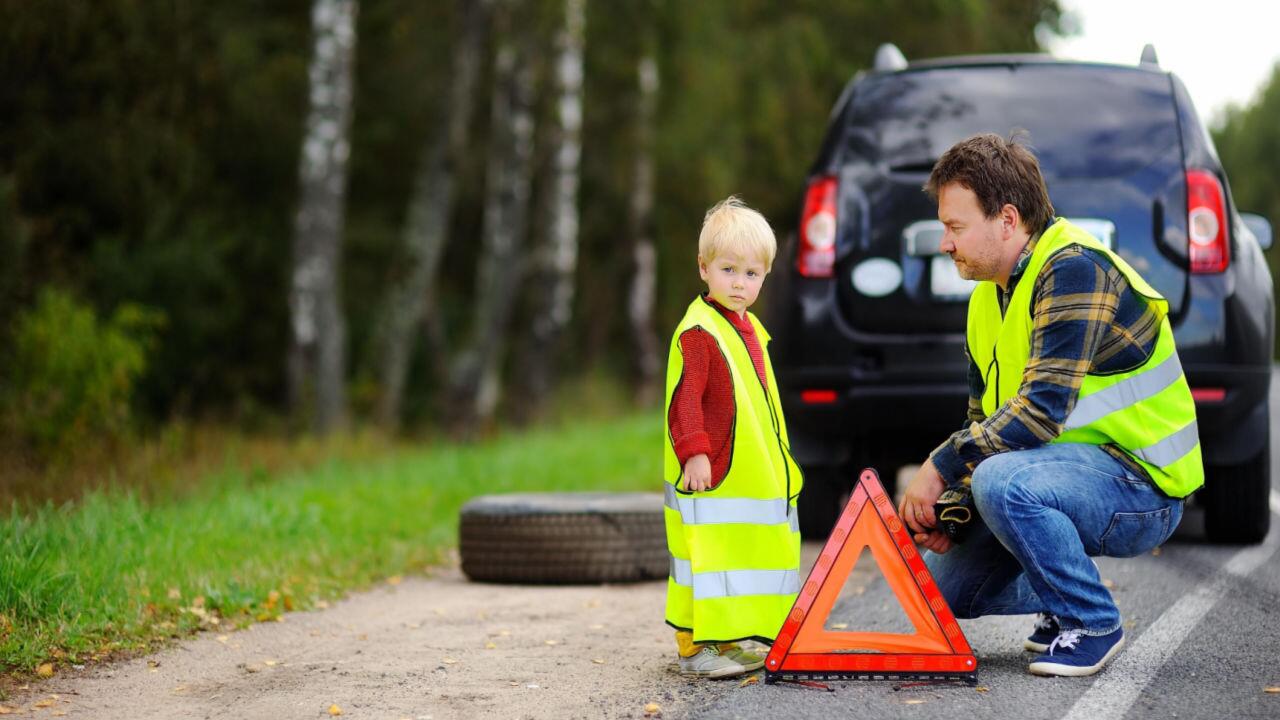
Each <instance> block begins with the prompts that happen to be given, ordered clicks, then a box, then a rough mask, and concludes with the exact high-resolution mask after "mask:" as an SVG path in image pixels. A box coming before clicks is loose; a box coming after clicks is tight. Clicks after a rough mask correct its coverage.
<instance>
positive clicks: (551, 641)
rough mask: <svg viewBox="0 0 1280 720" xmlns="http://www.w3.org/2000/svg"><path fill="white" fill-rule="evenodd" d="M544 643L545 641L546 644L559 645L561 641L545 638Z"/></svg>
mask: <svg viewBox="0 0 1280 720" xmlns="http://www.w3.org/2000/svg"><path fill="white" fill-rule="evenodd" d="M543 643H544V644H546V645H559V644H560V641H558V640H544V641H543Z"/></svg>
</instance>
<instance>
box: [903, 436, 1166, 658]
mask: <svg viewBox="0 0 1280 720" xmlns="http://www.w3.org/2000/svg"><path fill="white" fill-rule="evenodd" d="M972 488H973V497H974V502H975V503H976V505H977V508H978V513H979V515H981V517H982V520H983V522H982V523H978V524H977V526H976V527H974V528H973V531H972V533H971V534H970V536H969V538H968V539H967V540H966V541H965V542H964V544H962V545H956V546H953V547H952V548H951V550H950V551H949V552H947V553H945V554H942V555H938V554H936V553H932V552H926V553H925V554H924V560H925V563H926V564H927V565H928V566H929V571H930V572H932V573H933V577H934V580H935V581H936V582H937V583H938V587H939V588H940V589H941V590H942V594H943V597H945V598H946V599H947V603H948V604H950V605H951V610H952V612H954V613H955V615H956V617H959V618H975V617H981V616H983V615H1025V614H1031V613H1037V612H1047V613H1050V614H1052V615H1056V616H1057V617H1058V622H1059V624H1060V626H1061V627H1062V629H1063V630H1081V631H1083V632H1084V634H1086V635H1105V634H1107V633H1110V632H1113V631H1114V630H1116V629H1117V628H1119V627H1120V611H1119V609H1118V608H1117V607H1116V604H1115V601H1114V600H1113V599H1112V598H1111V593H1110V592H1108V591H1107V589H1106V588H1105V587H1103V585H1102V579H1101V578H1100V577H1099V575H1098V568H1097V566H1096V565H1094V564H1093V561H1092V560H1090V559H1089V557H1090V556H1095V555H1106V556H1109V557H1132V556H1134V555H1140V554H1142V553H1145V552H1148V551H1150V550H1151V549H1153V548H1155V547H1157V546H1159V545H1160V544H1161V543H1162V542H1164V541H1165V540H1166V539H1167V538H1168V537H1169V535H1171V534H1172V533H1173V530H1174V528H1175V527H1177V526H1178V522H1179V521H1180V520H1181V519H1182V501H1181V500H1177V499H1173V498H1170V497H1167V496H1165V495H1164V494H1163V493H1161V492H1160V491H1159V490H1158V489H1156V487H1155V486H1154V485H1152V483H1151V481H1149V480H1146V479H1145V478H1142V477H1139V476H1137V475H1135V474H1134V473H1133V472H1132V471H1131V470H1129V469H1128V468H1127V467H1125V465H1124V464H1123V463H1121V462H1120V461H1118V460H1116V459H1115V458H1114V457H1112V456H1111V455H1108V454H1107V453H1106V451H1104V450H1102V449H1101V448H1099V447H1097V446H1095V445H1075V444H1053V445H1046V446H1044V447H1040V448H1035V449H1033V450H1017V451H1013V452H1007V453H1002V454H1000V455H994V456H992V457H990V458H987V459H986V460H984V461H983V462H981V463H980V464H979V465H978V467H977V469H976V470H975V471H974V473H973V486H972Z"/></svg>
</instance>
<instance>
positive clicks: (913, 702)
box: [902, 698, 924, 705]
mask: <svg viewBox="0 0 1280 720" xmlns="http://www.w3.org/2000/svg"><path fill="white" fill-rule="evenodd" d="M902 704H903V705H923V704H924V701H923V700H921V699H919V698H912V699H910V700H903V701H902Z"/></svg>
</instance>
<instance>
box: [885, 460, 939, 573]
mask: <svg viewBox="0 0 1280 720" xmlns="http://www.w3.org/2000/svg"><path fill="white" fill-rule="evenodd" d="M946 485H947V484H946V482H944V481H943V479H942V476H941V475H939V474H938V470H937V468H935V467H934V466H933V461H932V460H925V461H924V464H923V465H921V466H920V469H919V470H917V471H916V474H915V477H913V478H911V482H910V483H908V484H907V492H906V493H905V494H904V495H903V497H902V505H901V506H899V507H898V514H899V515H901V516H902V520H903V522H905V523H906V524H907V527H909V528H911V532H912V533H914V534H915V536H916V538H915V539H916V542H917V543H921V544H924V545H925V547H928V548H929V549H930V550H933V547H931V546H929V545H927V544H925V543H924V541H922V540H921V536H922V535H939V536H941V537H942V540H944V541H946V545H947V547H948V548H950V547H951V539H950V538H948V537H947V536H946V535H943V534H942V533H941V532H929V531H930V530H932V529H933V528H935V527H937V524H938V520H937V518H935V517H934V516H933V503H934V502H935V501H937V499H938V496H939V495H941V494H942V491H943V490H944V489H945V488H946ZM942 552H945V551H942Z"/></svg>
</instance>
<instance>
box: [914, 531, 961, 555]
mask: <svg viewBox="0 0 1280 720" xmlns="http://www.w3.org/2000/svg"><path fill="white" fill-rule="evenodd" d="M912 538H913V539H914V540H915V541H916V544H917V545H919V546H920V547H922V548H925V549H926V550H932V551H934V552H936V553H938V554H939V555H941V554H943V553H945V552H946V551H948V550H950V549H951V545H952V543H951V538H949V537H947V534H946V533H944V532H942V531H941V530H930V531H929V532H927V533H916V534H915V535H913V536H912Z"/></svg>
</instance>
